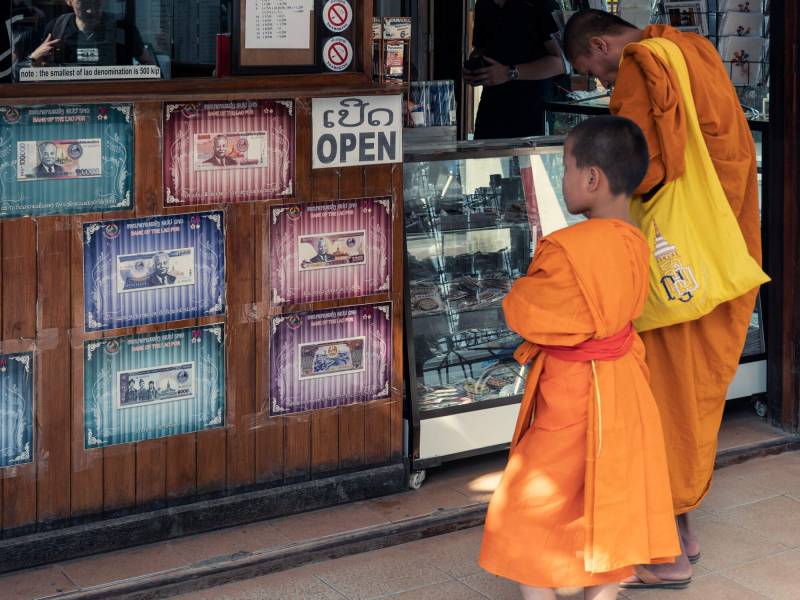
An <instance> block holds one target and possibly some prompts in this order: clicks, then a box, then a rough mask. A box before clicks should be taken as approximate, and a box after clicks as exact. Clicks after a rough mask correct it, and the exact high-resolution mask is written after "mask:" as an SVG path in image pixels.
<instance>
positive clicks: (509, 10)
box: [464, 0, 565, 139]
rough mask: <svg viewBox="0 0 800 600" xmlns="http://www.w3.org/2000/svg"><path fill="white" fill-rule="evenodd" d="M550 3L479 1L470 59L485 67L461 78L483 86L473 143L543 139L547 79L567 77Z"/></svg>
mask: <svg viewBox="0 0 800 600" xmlns="http://www.w3.org/2000/svg"><path fill="white" fill-rule="evenodd" d="M554 9H555V5H554V4H552V0H477V2H476V4H475V25H474V28H473V30H472V45H473V47H474V50H473V56H481V57H482V58H483V61H484V62H485V64H486V66H484V67H482V68H478V69H474V70H471V71H465V72H464V79H465V81H466V82H467V83H469V84H471V85H474V86H478V85H482V86H484V87H483V93H482V94H481V101H480V105H479V106H478V116H477V118H476V120H475V139H489V138H508V137H524V136H530V135H542V134H544V130H545V128H544V102H545V100H546V99H547V98H548V97H549V96H550V95H551V86H552V83H551V81H550V79H551V78H553V77H556V76H557V75H561V74H562V73H564V72H565V69H564V67H565V64H564V60H563V57H562V54H561V49H560V48H559V46H558V43H557V42H556V41H555V40H554V39H552V36H553V34H554V33H556V32H557V31H558V26H557V25H556V23H555V21H554V19H553V16H552V10H554Z"/></svg>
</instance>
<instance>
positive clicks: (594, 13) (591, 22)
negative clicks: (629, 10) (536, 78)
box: [564, 9, 638, 62]
mask: <svg viewBox="0 0 800 600" xmlns="http://www.w3.org/2000/svg"><path fill="white" fill-rule="evenodd" d="M629 29H634V30H636V29H638V28H637V27H636V26H635V25H632V24H631V23H628V22H627V21H626V20H625V19H620V18H619V17H618V16H616V15H612V14H611V13H608V12H605V11H603V10H596V9H587V10H581V11H579V12H577V13H575V14H574V15H572V18H571V19H570V20H569V21H568V22H567V26H566V28H565V29H564V51H565V52H566V55H567V60H569V61H570V62H574V60H575V59H576V58H577V57H579V56H583V55H585V54H587V53H588V52H589V40H591V39H592V38H593V37H600V36H607V35H618V34H621V33H625V30H629Z"/></svg>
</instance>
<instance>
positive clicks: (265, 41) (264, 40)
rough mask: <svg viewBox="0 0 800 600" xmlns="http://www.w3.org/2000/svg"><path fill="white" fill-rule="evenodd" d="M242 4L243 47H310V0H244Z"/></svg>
mask: <svg viewBox="0 0 800 600" xmlns="http://www.w3.org/2000/svg"><path fill="white" fill-rule="evenodd" d="M245 6H246V10H245V20H244V22H245V37H244V45H245V48H247V49H264V48H274V49H283V48H299V49H308V48H311V39H310V33H311V26H310V19H311V7H312V0H247V2H246V5H245Z"/></svg>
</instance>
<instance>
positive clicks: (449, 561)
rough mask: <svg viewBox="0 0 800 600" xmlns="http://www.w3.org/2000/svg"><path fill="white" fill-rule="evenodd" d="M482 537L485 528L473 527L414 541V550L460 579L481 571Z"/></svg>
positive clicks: (429, 562)
mask: <svg viewBox="0 0 800 600" xmlns="http://www.w3.org/2000/svg"><path fill="white" fill-rule="evenodd" d="M482 538H483V528H482V527H473V528H471V529H465V530H463V531H457V532H455V533H449V534H446V535H437V536H434V537H430V538H426V539H424V540H420V541H418V542H414V543H413V547H414V548H413V551H414V553H415V554H417V555H419V556H420V557H423V558H425V560H426V561H427V562H428V564H431V565H433V566H434V567H436V568H437V569H440V570H442V571H444V572H445V573H447V574H448V575H450V576H451V577H455V578H457V579H458V578H461V577H466V576H468V575H472V574H474V573H479V572H481V568H480V567H479V566H478V553H479V551H480V547H481V539H482Z"/></svg>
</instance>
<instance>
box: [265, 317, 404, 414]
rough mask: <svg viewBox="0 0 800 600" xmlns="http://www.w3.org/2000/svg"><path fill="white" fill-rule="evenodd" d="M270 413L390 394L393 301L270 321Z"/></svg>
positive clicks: (354, 401) (351, 401) (329, 406)
mask: <svg viewBox="0 0 800 600" xmlns="http://www.w3.org/2000/svg"><path fill="white" fill-rule="evenodd" d="M270 334H271V335H270V403H269V406H270V415H273V416H275V415H284V414H291V413H297V412H303V411H308V410H317V409H320V408H335V407H337V406H346V405H348V404H356V403H359V402H369V401H370V400H380V399H382V398H388V397H389V384H390V381H391V363H392V305H391V304H390V303H383V304H366V305H361V306H351V307H344V308H332V309H329V310H319V311H314V312H305V313H296V314H289V315H281V316H276V317H272V318H271V319H270Z"/></svg>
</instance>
